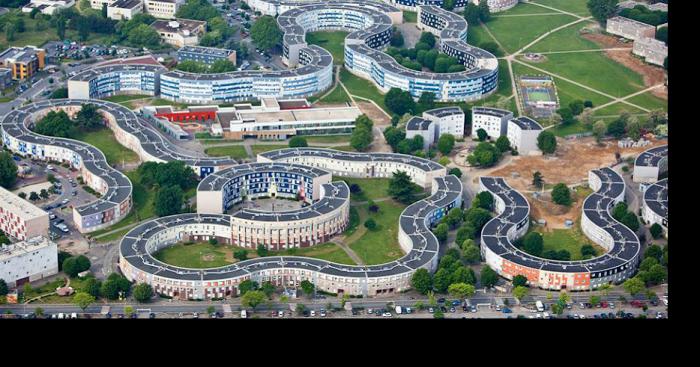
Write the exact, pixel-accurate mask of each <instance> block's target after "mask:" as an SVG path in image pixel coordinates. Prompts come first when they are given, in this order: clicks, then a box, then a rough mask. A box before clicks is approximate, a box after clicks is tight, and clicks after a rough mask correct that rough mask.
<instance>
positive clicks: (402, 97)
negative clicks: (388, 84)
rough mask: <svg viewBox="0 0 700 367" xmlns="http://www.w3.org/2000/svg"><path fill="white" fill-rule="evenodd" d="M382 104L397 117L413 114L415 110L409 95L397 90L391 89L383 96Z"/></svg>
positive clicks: (414, 104)
mask: <svg viewBox="0 0 700 367" xmlns="http://www.w3.org/2000/svg"><path fill="white" fill-rule="evenodd" d="M384 104H385V105H386V107H387V108H388V109H389V110H390V111H392V112H393V113H396V114H398V115H403V114H404V113H407V112H409V113H413V112H415V109H416V102H415V101H414V100H413V97H412V96H411V93H410V92H408V91H403V90H401V89H399V88H391V89H389V92H387V94H386V95H385V96H384Z"/></svg>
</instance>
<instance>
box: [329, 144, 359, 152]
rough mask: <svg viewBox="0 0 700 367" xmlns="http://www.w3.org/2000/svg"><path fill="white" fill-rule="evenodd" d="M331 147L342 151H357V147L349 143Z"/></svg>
mask: <svg viewBox="0 0 700 367" xmlns="http://www.w3.org/2000/svg"><path fill="white" fill-rule="evenodd" d="M331 149H335V150H340V151H343V152H355V151H356V150H355V148H353V147H351V146H349V145H341V146H338V147H333V148H331Z"/></svg>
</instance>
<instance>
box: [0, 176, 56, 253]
mask: <svg viewBox="0 0 700 367" xmlns="http://www.w3.org/2000/svg"><path fill="white" fill-rule="evenodd" d="M0 230H2V231H3V232H5V234H7V235H8V236H10V237H12V238H15V239H17V240H20V241H23V240H26V239H27V238H32V237H36V236H48V235H49V214H48V213H47V212H45V211H44V210H42V209H40V208H38V207H37V206H35V205H34V204H32V203H30V202H28V201H26V200H24V199H22V198H21V197H19V196H17V195H15V194H13V193H11V192H10V191H7V190H6V189H5V188H3V187H0Z"/></svg>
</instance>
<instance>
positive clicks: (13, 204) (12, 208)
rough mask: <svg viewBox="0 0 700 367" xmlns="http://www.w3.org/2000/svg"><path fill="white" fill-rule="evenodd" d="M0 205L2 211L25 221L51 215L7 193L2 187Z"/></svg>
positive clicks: (0, 189) (0, 187)
mask: <svg viewBox="0 0 700 367" xmlns="http://www.w3.org/2000/svg"><path fill="white" fill-rule="evenodd" d="M0 203H2V207H1V208H0V209H1V210H4V211H7V212H10V213H14V214H15V215H16V216H19V217H20V218H22V220H25V221H26V220H30V219H34V218H37V217H40V216H42V215H47V216H48V215H49V214H48V213H47V212H45V211H44V210H43V209H41V208H39V207H37V206H36V205H34V204H32V203H30V202H28V201H27V200H24V199H22V198H21V197H19V196H17V195H15V194H13V193H12V192H10V191H7V190H6V189H5V188H4V187H2V186H0Z"/></svg>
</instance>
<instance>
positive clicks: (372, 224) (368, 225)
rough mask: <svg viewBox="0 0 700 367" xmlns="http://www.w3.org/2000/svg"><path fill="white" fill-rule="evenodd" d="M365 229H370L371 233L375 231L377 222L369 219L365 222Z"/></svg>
mask: <svg viewBox="0 0 700 367" xmlns="http://www.w3.org/2000/svg"><path fill="white" fill-rule="evenodd" d="M365 228H367V229H369V230H370V231H373V230H375V229H377V222H375V221H374V219H372V218H369V219H367V220H366V221H365Z"/></svg>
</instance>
